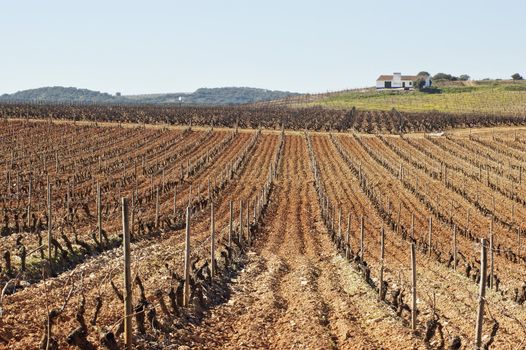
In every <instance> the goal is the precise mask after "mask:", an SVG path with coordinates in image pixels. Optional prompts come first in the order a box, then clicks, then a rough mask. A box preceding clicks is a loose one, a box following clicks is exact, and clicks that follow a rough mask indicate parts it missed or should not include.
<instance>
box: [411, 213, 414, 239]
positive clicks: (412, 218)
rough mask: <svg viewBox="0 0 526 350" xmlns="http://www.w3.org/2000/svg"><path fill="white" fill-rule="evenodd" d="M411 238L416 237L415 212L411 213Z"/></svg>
mask: <svg viewBox="0 0 526 350" xmlns="http://www.w3.org/2000/svg"><path fill="white" fill-rule="evenodd" d="M411 239H412V240H414V239H415V214H414V213H411Z"/></svg>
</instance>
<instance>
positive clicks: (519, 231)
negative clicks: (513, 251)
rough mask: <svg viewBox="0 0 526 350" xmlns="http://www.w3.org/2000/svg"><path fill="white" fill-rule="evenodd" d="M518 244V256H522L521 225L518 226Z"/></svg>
mask: <svg viewBox="0 0 526 350" xmlns="http://www.w3.org/2000/svg"><path fill="white" fill-rule="evenodd" d="M517 245H518V248H517V255H518V256H521V250H522V249H521V227H520V226H517Z"/></svg>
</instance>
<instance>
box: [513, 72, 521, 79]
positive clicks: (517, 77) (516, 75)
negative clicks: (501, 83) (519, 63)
mask: <svg viewBox="0 0 526 350" xmlns="http://www.w3.org/2000/svg"><path fill="white" fill-rule="evenodd" d="M511 78H512V79H513V80H522V79H523V78H522V75H520V74H519V73H515V74H513V75H512V76H511Z"/></svg>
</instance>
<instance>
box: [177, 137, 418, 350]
mask: <svg viewBox="0 0 526 350" xmlns="http://www.w3.org/2000/svg"><path fill="white" fill-rule="evenodd" d="M309 166H310V164H309V158H308V155H307V149H306V143H305V140H304V139H303V138H302V137H298V136H289V137H287V141H286V143H285V149H284V154H283V163H282V168H281V171H280V173H281V174H280V178H279V179H278V183H277V188H276V192H275V193H274V195H273V196H274V197H273V200H272V202H271V206H270V207H269V214H268V216H267V217H266V219H265V220H264V222H265V226H264V228H263V230H262V232H261V233H260V238H259V239H258V241H257V242H256V244H255V247H254V250H253V251H251V252H249V253H248V263H247V265H246V267H245V269H244V271H243V272H242V273H241V274H240V275H239V277H238V278H237V280H235V281H234V287H233V289H234V293H233V296H232V298H231V299H230V301H229V302H228V303H227V304H223V305H221V306H218V307H216V308H215V309H212V310H211V311H210V312H209V315H208V317H206V318H205V319H204V320H203V322H202V323H201V324H198V325H194V326H193V327H192V328H186V329H182V330H180V332H178V334H177V335H175V337H174V344H173V345H174V348H177V347H178V346H179V345H186V346H189V347H190V348H192V349H194V348H199V349H217V348H223V349H254V348H264V349H269V348H270V349H351V348H352V349H382V348H385V349H389V348H390V349H393V348H404V349H407V348H416V347H419V346H421V345H422V344H419V341H418V340H415V339H414V338H413V337H412V336H411V334H410V332H409V330H407V329H406V328H404V327H403V326H401V323H400V322H399V321H398V320H396V319H395V318H394V317H393V315H392V313H391V311H390V310H389V309H388V308H387V307H386V306H385V305H382V304H380V303H378V302H376V296H375V295H374V293H373V292H372V291H371V290H370V289H369V288H368V287H367V286H366V285H365V283H364V282H363V281H362V280H361V277H360V276H359V275H358V274H357V273H356V272H355V271H354V270H353V269H352V268H351V266H350V265H349V264H348V263H347V262H346V261H345V259H343V258H342V257H340V256H338V255H336V251H335V249H334V246H333V245H332V242H331V241H330V239H329V237H328V236H326V235H325V233H324V229H323V226H322V222H321V217H320V210H319V207H318V202H317V200H316V193H315V190H314V187H313V183H312V180H313V179H312V174H311V171H310V168H309Z"/></svg>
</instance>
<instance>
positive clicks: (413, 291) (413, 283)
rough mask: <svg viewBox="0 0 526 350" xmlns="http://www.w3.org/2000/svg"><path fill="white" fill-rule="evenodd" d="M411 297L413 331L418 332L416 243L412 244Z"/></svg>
mask: <svg viewBox="0 0 526 350" xmlns="http://www.w3.org/2000/svg"><path fill="white" fill-rule="evenodd" d="M411 295H412V308H411V329H412V330H413V332H414V331H416V312H417V310H416V252H415V242H412V243H411Z"/></svg>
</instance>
